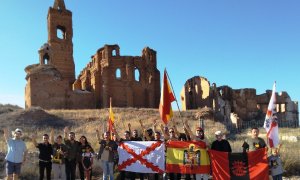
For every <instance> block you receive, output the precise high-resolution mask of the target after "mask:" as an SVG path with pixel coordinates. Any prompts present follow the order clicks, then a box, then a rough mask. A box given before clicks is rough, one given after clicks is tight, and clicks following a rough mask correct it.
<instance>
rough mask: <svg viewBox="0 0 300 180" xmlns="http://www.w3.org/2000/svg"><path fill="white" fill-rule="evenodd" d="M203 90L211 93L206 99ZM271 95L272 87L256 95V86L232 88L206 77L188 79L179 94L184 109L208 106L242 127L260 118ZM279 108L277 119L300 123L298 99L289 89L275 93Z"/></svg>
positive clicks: (220, 117) (218, 115)
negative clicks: (296, 99)
mask: <svg viewBox="0 0 300 180" xmlns="http://www.w3.org/2000/svg"><path fill="white" fill-rule="evenodd" d="M202 82H205V83H202ZM203 92H209V96H205V98H204V97H203V96H202V95H203V94H205V93H203ZM271 94H272V91H270V90H267V91H266V93H264V94H260V95H257V94H256V89H254V88H244V89H232V88H231V87H229V86H219V87H217V86H216V84H215V83H213V84H212V86H209V81H208V80H207V79H206V78H203V77H199V76H196V77H193V78H191V79H188V80H187V81H186V83H185V85H184V87H183V89H182V91H181V94H180V95H181V102H182V109H183V110H188V109H197V108H202V107H205V106H206V107H209V108H212V109H213V110H214V113H215V115H216V116H217V117H218V118H219V119H220V120H222V121H224V122H228V123H233V124H235V125H236V127H237V128H240V126H241V122H242V121H249V120H253V119H257V118H259V117H260V116H261V114H262V113H266V112H267V108H268V104H269V101H270V98H271ZM276 108H277V109H276V111H277V117H278V119H280V120H281V121H282V122H287V123H289V124H295V126H298V121H299V111H298V102H294V101H292V100H291V98H290V97H289V95H288V94H287V92H281V93H276Z"/></svg>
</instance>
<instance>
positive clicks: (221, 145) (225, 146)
mask: <svg viewBox="0 0 300 180" xmlns="http://www.w3.org/2000/svg"><path fill="white" fill-rule="evenodd" d="M215 135H216V140H215V141H214V142H213V143H212V145H211V149H212V150H216V151H223V152H232V150H231V146H230V144H229V142H228V141H227V140H226V139H223V133H222V131H216V132H215Z"/></svg>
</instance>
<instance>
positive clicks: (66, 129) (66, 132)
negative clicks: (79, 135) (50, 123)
mask: <svg viewBox="0 0 300 180" xmlns="http://www.w3.org/2000/svg"><path fill="white" fill-rule="evenodd" d="M68 133H69V128H68V127H65V128H64V140H66V139H68Z"/></svg>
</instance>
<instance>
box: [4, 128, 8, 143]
mask: <svg viewBox="0 0 300 180" xmlns="http://www.w3.org/2000/svg"><path fill="white" fill-rule="evenodd" d="M3 136H4V140H5V142H6V143H7V142H8V139H9V135H8V130H7V128H4V129H3Z"/></svg>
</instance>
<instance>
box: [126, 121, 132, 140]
mask: <svg viewBox="0 0 300 180" xmlns="http://www.w3.org/2000/svg"><path fill="white" fill-rule="evenodd" d="M127 126H128V131H129V136H130V137H132V132H131V124H130V123H128V124H127Z"/></svg>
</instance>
